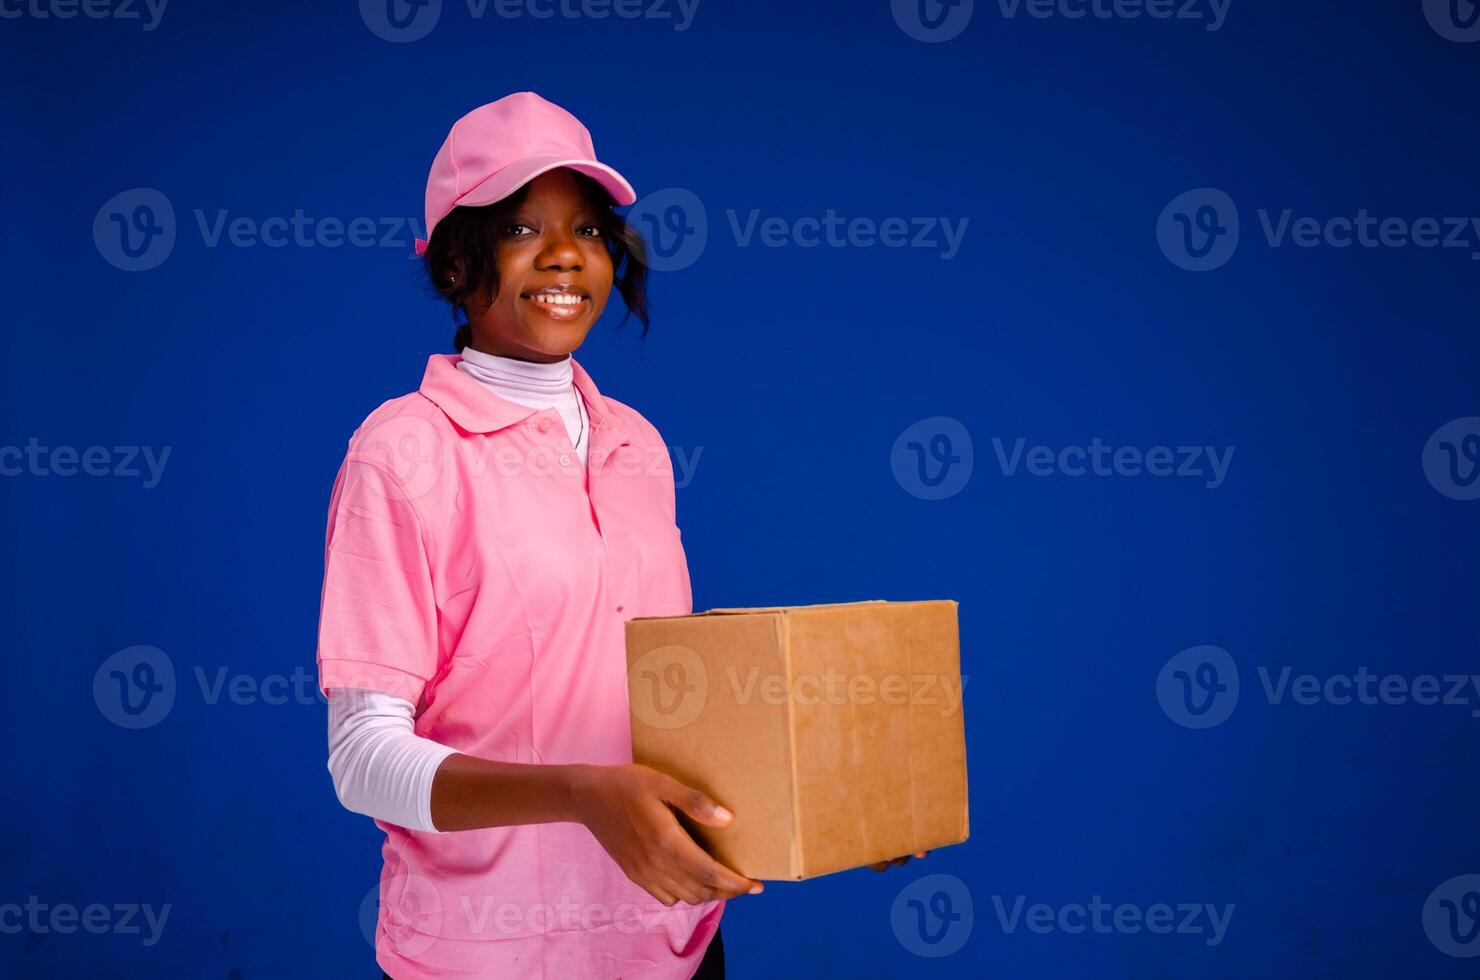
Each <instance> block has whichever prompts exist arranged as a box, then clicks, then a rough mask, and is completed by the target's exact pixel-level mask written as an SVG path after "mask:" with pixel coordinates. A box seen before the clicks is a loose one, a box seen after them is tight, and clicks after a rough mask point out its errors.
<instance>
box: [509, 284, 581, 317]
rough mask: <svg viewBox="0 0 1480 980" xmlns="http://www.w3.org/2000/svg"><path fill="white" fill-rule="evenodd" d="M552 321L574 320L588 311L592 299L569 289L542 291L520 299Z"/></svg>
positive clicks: (525, 294)
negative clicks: (587, 307) (587, 306)
mask: <svg viewBox="0 0 1480 980" xmlns="http://www.w3.org/2000/svg"><path fill="white" fill-rule="evenodd" d="M519 298H520V299H522V300H524V301H525V302H526V303H530V304H532V305H533V306H534V308H535V309H536V310H538V311H539V312H540V313H541V314H543V315H544V316H547V317H549V318H550V319H552V320H574V319H575V318H576V317H578V316H580V315H581V314H582V313H584V312H585V311H586V305H587V304H588V303H590V302H591V299H590V297H588V296H584V295H582V294H581V293H578V292H575V291H573V290H568V289H553V290H552V289H541V290H536V291H534V292H532V293H523V294H521V295H520V297H519Z"/></svg>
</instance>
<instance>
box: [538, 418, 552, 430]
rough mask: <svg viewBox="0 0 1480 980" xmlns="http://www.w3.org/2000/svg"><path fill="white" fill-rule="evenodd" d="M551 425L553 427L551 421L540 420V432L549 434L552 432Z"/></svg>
mask: <svg viewBox="0 0 1480 980" xmlns="http://www.w3.org/2000/svg"><path fill="white" fill-rule="evenodd" d="M550 425H551V422H550V420H549V419H540V431H541V432H549V431H550Z"/></svg>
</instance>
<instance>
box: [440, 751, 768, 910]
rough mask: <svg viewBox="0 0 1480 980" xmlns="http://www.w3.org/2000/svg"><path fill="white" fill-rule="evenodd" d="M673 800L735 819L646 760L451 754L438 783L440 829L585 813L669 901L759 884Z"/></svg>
mask: <svg viewBox="0 0 1480 980" xmlns="http://www.w3.org/2000/svg"><path fill="white" fill-rule="evenodd" d="M670 807H671V808H675V809H678V810H681V811H683V813H684V814H685V815H687V816H688V817H690V818H691V819H693V820H695V821H698V822H699V823H702V824H705V825H707V826H710V827H724V826H728V825H729V823H730V822H731V821H732V820H733V819H734V816H733V815H732V814H731V813H730V812H729V811H728V810H726V809H725V808H724V807H722V806H719V805H718V804H716V803H715V802H714V801H713V800H711V799H709V797H707V796H705V795H704V794H703V793H701V792H699V791H698V790H696V789H691V788H690V787H688V786H685V785H683V784H682V783H680V782H679V781H678V780H676V779H673V778H672V777H670V776H665V775H663V774H662V773H660V772H658V771H657V770H655V769H649V768H648V767H647V766H639V765H625V766H587V765H563V766H542V765H525V764H522V763H515V762H489V761H487V760H485V759H475V758H472V757H471V756H466V755H461V754H454V755H449V756H448V757H447V758H446V759H445V760H444V761H443V762H442V764H441V766H440V767H439V768H438V769H437V774H436V778H435V779H434V781H433V783H432V802H431V814H432V821H433V823H435V824H436V826H437V828H438V829H439V830H472V829H476V828H480V827H506V826H513V825H516V824H528V823H554V822H561V821H568V822H571V823H580V824H584V825H585V826H586V827H587V829H589V830H590V831H591V834H592V836H594V837H595V838H596V840H597V841H598V842H599V843H600V844H601V846H602V847H604V848H605V849H606V852H607V853H608V854H610V855H611V857H612V860H614V861H616V862H617V865H618V866H619V867H620V868H621V869H622V871H623V872H624V873H625V874H626V875H627V877H628V878H631V879H632V880H633V881H634V882H636V883H637V884H638V885H639V886H641V887H642V888H643V889H644V890H645V891H647V893H648V894H650V895H652V896H653V897H654V898H656V899H657V900H658V901H660V902H662V903H663V904H664V905H673V904H674V903H675V902H689V903H690V904H695V905H697V904H699V903H700V902H708V901H713V900H716V899H728V898H734V897H736V896H738V895H746V894H749V895H757V894H760V892H761V891H762V889H763V886H762V885H761V883H760V882H758V881H755V880H753V879H750V878H746V877H745V876H744V875H740V874H736V873H735V872H734V871H731V870H730V869H729V868H726V867H725V866H724V865H722V864H720V863H719V862H717V861H715V860H714V859H713V858H712V857H710V856H709V855H708V854H706V853H704V851H703V849H701V848H700V847H699V845H698V844H695V843H694V840H693V838H691V837H690V836H689V834H688V832H687V831H686V830H684V829H683V826H682V825H680V824H679V822H678V818H677V817H675V816H674V814H673V809H670Z"/></svg>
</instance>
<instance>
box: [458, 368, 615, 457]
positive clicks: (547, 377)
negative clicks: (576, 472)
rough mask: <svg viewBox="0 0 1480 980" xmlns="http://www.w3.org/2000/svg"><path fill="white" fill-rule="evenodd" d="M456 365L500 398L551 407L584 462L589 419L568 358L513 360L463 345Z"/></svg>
mask: <svg viewBox="0 0 1480 980" xmlns="http://www.w3.org/2000/svg"><path fill="white" fill-rule="evenodd" d="M457 369H458V370H459V371H462V372H464V373H465V374H469V375H472V376H473V377H475V378H477V379H478V380H479V381H481V382H483V383H484V384H485V385H487V386H488V387H489V388H490V389H492V391H493V393H494V394H496V395H498V396H499V397H500V398H506V399H508V400H509V401H511V402H514V403H516V404H519V405H526V406H528V407H530V408H535V409H545V408H553V409H555V410H556V411H558V412H559V413H560V419H561V421H563V422H564V423H565V432H566V434H567V435H568V436H570V441H571V445H573V446H575V447H576V454H577V455H578V456H580V458H581V465H582V466H584V465H586V446H587V444H588V443H590V441H591V420H590V417H589V416H588V415H587V414H586V400H585V399H584V398H582V397H581V395H580V393H579V392H578V391H576V386H575V372H574V371H573V370H572V369H571V366H570V358H569V357H566V358H564V359H562V360H559V361H554V362H552V363H549V364H541V363H539V362H537V361H517V360H515V359H514V358H512V357H499V356H498V355H496V354H485V353H483V352H482V351H476V350H473V348H471V347H465V348H463V352H462V360H460V361H458V362H457Z"/></svg>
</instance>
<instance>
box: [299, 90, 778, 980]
mask: <svg viewBox="0 0 1480 980" xmlns="http://www.w3.org/2000/svg"><path fill="white" fill-rule="evenodd" d="M635 198H636V195H635V193H634V192H633V190H632V188H631V186H630V185H629V184H628V183H627V181H626V180H624V179H623V178H622V176H621V175H620V174H618V173H617V172H616V171H615V170H613V169H612V168H610V167H608V166H606V165H605V164H602V163H599V162H598V161H597V160H596V158H595V151H594V148H593V146H592V144H591V137H590V134H589V133H588V132H587V130H586V128H585V127H584V126H582V125H581V123H580V122H579V121H578V120H577V119H576V118H575V117H574V116H572V115H570V114H569V113H568V112H566V111H565V110H564V109H561V108H560V107H558V106H555V105H553V104H551V103H549V102H547V101H545V100H544V99H542V98H540V97H539V96H538V95H535V94H534V93H533V92H520V93H517V94H515V95H510V96H508V97H506V98H503V99H500V100H499V101H497V102H494V103H491V104H489V105H485V106H483V107H481V108H479V109H476V110H474V111H473V112H471V113H469V114H468V115H467V116H465V117H463V118H462V119H460V120H458V122H457V123H456V124H455V125H454V126H453V127H452V131H451V133H450V134H449V135H448V137H447V140H446V142H445V143H444V144H443V146H442V149H441V151H440V152H439V153H438V155H437V158H436V161H435V162H434V163H433V166H432V171H431V176H430V179H429V181H428V184H427V228H428V232H429V234H428V239H429V241H427V242H418V251H420V252H422V254H423V255H424V258H425V262H426V269H427V272H428V274H429V276H430V277H431V281H432V283H433V285H434V287H435V288H436V289H437V291H438V292H439V293H440V294H441V296H442V297H443V298H445V299H446V300H447V301H448V302H449V303H450V304H451V305H452V308H453V310H454V316H455V318H457V319H458V323H459V325H458V327H457V332H456V336H455V339H454V346H455V347H456V348H457V350H458V351H459V354H458V355H442V354H438V355H433V356H432V357H431V358H430V360H429V362H428V364H427V369H426V373H425V376H424V377H423V379H422V383H421V387H420V390H419V391H416V392H413V393H411V394H408V395H403V396H401V397H399V398H394V399H392V400H390V401H388V402H386V403H385V404H383V405H381V406H380V407H379V408H378V409H376V410H375V411H374V412H372V413H371V414H370V416H369V417H368V418H366V420H365V421H364V423H363V424H362V425H361V426H360V427H359V428H358V429H357V430H356V432H355V434H354V436H353V437H352V438H351V439H350V443H349V450H348V452H347V454H346V456H345V460H344V462H343V464H342V466H341V467H340V470H339V474H338V477H337V478H336V480H335V484H334V490H333V494H332V497H331V502H330V508H329V522H328V535H327V541H326V552H325V578H324V588H323V596H322V614H321V620H320V629H319V649H318V665H319V683H320V686H321V687H322V688H323V689H324V690H325V691H326V693H327V694H328V698H329V728H330V734H329V743H330V755H329V769H330V771H331V772H332V774H333V776H334V783H335V788H336V790H337V792H338V794H339V798H340V800H341V801H342V802H343V803H344V805H345V806H346V807H348V808H350V809H351V810H354V811H356V812H358V813H364V814H367V815H369V816H372V817H374V818H375V819H376V823H377V825H378V826H379V827H380V828H381V829H382V830H383V831H384V832H385V834H386V839H385V843H384V846H383V848H382V855H383V858H384V867H383V869H382V872H381V882H380V912H379V918H378V922H377V927H376V939H375V946H376V959H377V961H378V963H379V964H380V966H381V968H382V969H383V970H384V971H385V973H386V975H387V976H391V977H395V978H396V980H415V978H423V977H449V976H458V977H524V976H530V977H561V978H565V977H581V978H587V977H590V978H600V977H644V978H647V977H652V978H663V977H674V978H682V977H690V976H700V977H708V976H722V975H723V972H724V964H723V948H722V945H721V942H720V938H719V921H720V916H721V913H722V910H723V907H724V906H723V903H724V901H725V900H726V899H730V898H734V897H737V896H740V895H746V894H758V893H759V892H760V891H761V890H762V886H761V884H760V883H759V882H757V881H753V880H751V879H749V878H746V877H744V876H743V875H740V874H737V873H735V872H734V871H732V870H730V869H729V868H726V867H723V866H722V865H720V864H718V863H717V862H715V861H714V860H713V859H712V858H710V857H709V856H708V855H707V854H705V853H704V851H703V850H701V849H700V848H699V847H698V846H697V845H696V844H695V843H694V841H693V840H692V839H691V838H690V837H689V835H688V834H687V833H686V832H685V831H684V829H683V827H682V826H681V824H680V823H679V821H678V819H677V816H676V812H678V813H682V814H684V815H686V816H687V817H688V818H690V819H692V820H695V821H698V822H700V823H704V824H708V825H711V826H717V827H720V826H725V825H726V824H728V823H730V822H731V821H732V820H735V819H740V820H743V819H744V814H740V815H739V816H738V817H737V816H735V815H732V814H730V813H729V812H728V811H726V810H725V809H724V808H723V807H721V806H719V805H717V804H716V803H715V801H713V800H711V799H709V798H708V797H706V796H705V795H704V794H702V793H700V792H698V791H697V790H694V789H692V788H690V787H687V786H684V785H682V784H680V783H679V782H677V781H676V780H674V779H672V778H670V777H668V776H666V775H664V774H662V773H659V772H656V771H654V770H652V769H648V768H646V767H643V766H637V765H633V764H632V755H631V731H630V727H629V724H630V723H629V717H628V703H627V680H626V654H625V644H624V634H623V624H624V623H625V621H626V620H627V619H629V618H631V617H633V616H645V615H674V614H683V613H688V612H691V611H692V595H691V591H690V583H689V573H688V567H687V563H686V559H685V555H684V550H683V546H682V543H681V541H680V535H679V530H678V527H677V525H676V524H675V510H674V484H673V473H672V469H671V466H670V464H669V458H668V454H667V449H666V447H665V445H664V442H663V440H662V438H661V436H660V435H659V434H658V432H657V430H656V429H654V428H653V426H652V425H651V424H650V423H649V422H648V421H647V420H646V419H645V418H643V417H642V416H641V415H640V414H638V413H637V412H636V411H635V410H633V409H632V408H630V407H628V406H627V405H624V404H622V403H621V402H619V401H616V400H615V399H612V398H609V397H606V396H604V395H603V394H602V393H601V392H600V391H599V390H598V389H597V387H596V384H595V382H594V381H592V379H591V377H590V376H589V375H588V374H587V373H586V371H585V370H584V369H583V368H582V367H581V365H580V364H579V363H577V362H576V361H575V360H574V358H572V356H571V354H572V352H573V351H575V350H576V349H577V348H578V347H580V346H581V343H582V342H583V341H584V340H585V338H586V334H587V333H588V332H589V331H590V329H591V327H592V325H593V324H595V323H596V321H597V319H598V318H599V317H600V316H601V313H602V311H603V309H605V307H606V303H607V300H608V298H609V296H610V294H611V292H612V289H613V287H615V288H616V290H617V291H618V292H619V293H620V294H621V296H622V300H623V302H624V303H625V305H626V307H627V311H628V314H629V315H636V316H637V317H638V318H639V319H640V320H642V321H643V327H644V330H643V332H644V334H645V333H646V330H647V322H648V317H647V305H646V296H645V289H644V287H645V278H646V276H645V268H644V266H643V264H642V257H643V254H644V253H643V247H644V246H643V243H642V240H641V238H640V237H639V236H638V235H637V234H636V232H635V231H633V230H632V229H630V228H629V227H628V226H627V225H626V223H625V222H624V221H623V220H622V218H621V217H620V216H619V215H618V214H617V213H616V212H615V211H614V210H613V207H614V206H621V205H627V204H631V203H632V202H633V201H634V200H635Z"/></svg>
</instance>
